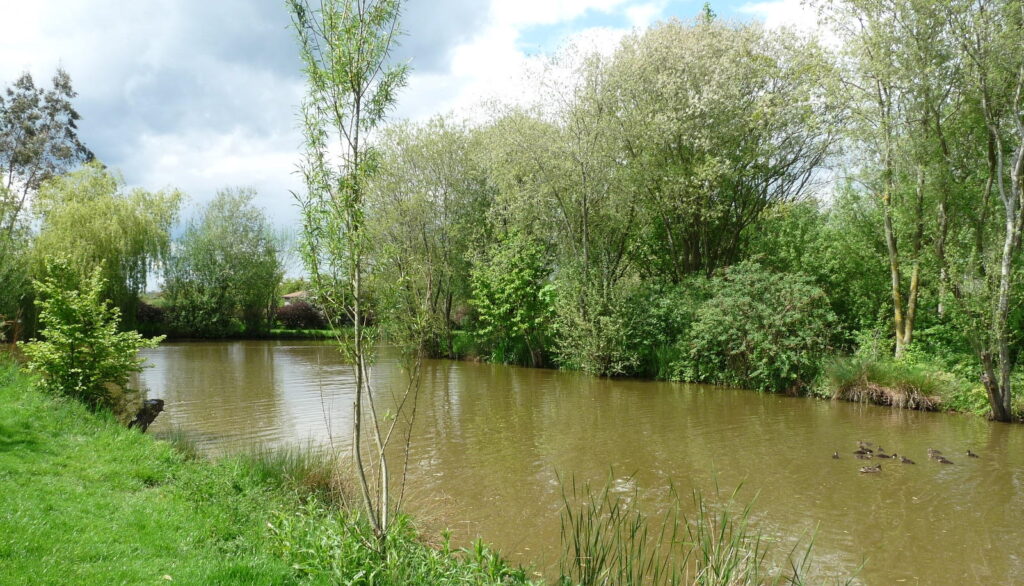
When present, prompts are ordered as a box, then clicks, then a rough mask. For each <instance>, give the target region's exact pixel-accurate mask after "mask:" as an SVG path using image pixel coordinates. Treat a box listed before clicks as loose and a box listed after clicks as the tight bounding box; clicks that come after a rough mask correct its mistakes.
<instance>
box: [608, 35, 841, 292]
mask: <svg viewBox="0 0 1024 586" xmlns="http://www.w3.org/2000/svg"><path fill="white" fill-rule="evenodd" d="M831 68H832V65H831V63H830V57H829V56H828V55H827V54H826V53H825V52H824V51H823V50H822V48H821V47H819V46H818V45H817V44H816V43H815V42H813V41H809V40H807V39H802V38H800V37H798V36H796V35H794V34H792V33H789V32H785V31H782V32H780V31H766V30H765V29H764V28H762V27H761V26H760V25H758V24H732V23H727V22H725V21H720V20H717V19H707V18H705V19H698V20H697V21H696V22H694V23H692V24H691V23H683V22H680V21H678V20H670V21H667V22H662V23H659V24H657V25H655V26H652V27H650V28H649V29H647V30H646V31H642V32H638V33H634V34H632V35H628V36H627V37H626V38H625V39H624V40H623V42H622V45H621V46H620V48H619V49H618V51H616V53H615V55H614V56H613V58H612V60H611V62H610V63H609V65H608V67H607V68H606V70H605V71H604V72H603V73H604V76H602V77H601V78H600V79H601V80H602V82H603V88H604V92H606V94H607V95H608V96H609V97H608V100H609V102H610V103H608V104H607V106H606V107H607V108H608V109H610V110H611V111H614V112H616V113H617V114H616V117H617V118H618V120H617V127H619V128H620V129H621V131H620V132H619V137H618V138H619V140H621V147H620V148H621V152H622V154H621V155H619V157H618V158H617V161H621V163H620V165H621V167H622V168H623V171H624V173H625V174H626V176H627V177H628V179H627V180H625V181H626V185H627V186H628V187H629V188H630V189H631V190H632V193H633V194H634V198H636V199H637V200H638V201H639V203H640V205H639V206H638V210H637V216H636V218H637V221H638V222H639V223H640V230H641V243H640V246H638V247H637V248H636V252H637V254H638V255H639V257H640V259H642V260H643V261H644V264H645V266H646V267H648V269H649V270H651V271H653V272H654V273H655V274H656V275H658V276H660V277H662V278H664V279H666V280H671V281H673V282H679V281H680V280H681V279H682V278H684V277H685V276H686V275H688V274H691V273H694V272H702V273H704V274H706V275H710V274H711V273H712V272H713V271H714V270H715V269H716V268H718V267H722V266H727V265H729V264H732V263H735V262H737V261H738V260H740V257H739V255H740V253H741V251H742V250H743V247H744V243H745V242H746V240H747V239H748V238H749V237H750V235H751V234H752V233H753V232H754V230H752V228H753V226H754V224H755V223H756V221H757V219H758V218H759V216H760V215H761V214H762V213H764V212H765V211H766V210H767V209H769V208H771V207H772V206H774V205H776V204H779V203H783V202H787V201H791V200H793V199H794V198H796V197H798V196H800V195H801V194H802V193H803V192H804V191H805V189H806V187H807V185H808V180H809V179H810V177H811V176H812V175H813V174H814V172H815V170H816V169H818V168H819V167H820V166H821V165H822V164H823V163H824V160H825V157H826V156H827V155H828V154H829V152H830V151H831V149H832V146H833V143H834V141H835V134H836V128H837V126H836V125H837V122H838V120H839V118H840V116H841V112H842V110H841V109H840V108H836V107H834V106H833V105H832V104H831V103H830V101H829V100H828V96H827V93H826V90H827V88H829V87H830V85H831V83H832V82H831V80H832V79H834V76H833V75H832V74H831Z"/></svg>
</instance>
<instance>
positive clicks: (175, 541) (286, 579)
mask: <svg viewBox="0 0 1024 586" xmlns="http://www.w3.org/2000/svg"><path fill="white" fill-rule="evenodd" d="M259 460H260V458H257V457H242V458H234V459H224V460H220V461H217V462H210V461H207V460H204V459H200V458H196V457H194V456H189V455H188V453H187V451H183V450H180V449H177V448H176V447H174V446H173V445H172V444H171V443H169V442H167V441H156V440H154V438H152V437H150V436H146V435H142V434H140V433H138V432H137V431H135V430H130V429H126V428H124V427H123V426H121V425H119V424H118V423H117V422H116V421H115V419H114V418H113V417H112V416H110V415H104V414H94V413H91V412H89V411H87V410H86V409H85V408H84V407H82V406H81V405H79V404H77V403H75V402H73V401H67V400H58V399H54V398H51V397H48V396H44V395H42V394H40V393H39V392H37V391H36V390H34V389H33V388H32V386H31V381H30V379H29V378H28V377H27V376H25V375H23V374H22V373H20V372H19V371H18V370H17V369H16V368H15V367H13V366H11V365H10V364H6V363H0V495H3V507H2V508H0V576H2V577H3V581H4V582H5V583H10V584H111V583H125V584H144V583H147V584H153V583H163V582H166V581H168V580H173V581H174V582H177V583H183V584H293V583H336V582H341V581H350V580H352V581H355V582H356V583H368V584H369V583H373V584H409V583H421V584H441V583H496V582H503V583H513V584H514V583H524V582H525V576H524V574H523V572H522V571H519V570H515V569H513V568H510V567H508V566H507V565H506V564H504V563H503V562H502V561H501V560H500V559H499V558H498V557H497V556H496V555H495V554H493V553H492V552H491V551H489V550H488V549H487V548H486V547H483V546H480V547H478V548H476V549H474V550H473V551H468V552H460V551H452V550H451V549H447V548H444V547H440V548H434V547H429V546H427V545H424V544H423V543H422V542H421V541H420V540H419V539H418V538H417V536H416V533H415V531H414V529H413V527H412V526H411V524H410V523H409V522H408V521H407V520H402V521H401V522H399V523H397V524H396V527H395V529H394V530H393V531H392V532H391V534H389V535H388V536H387V546H388V547H387V551H388V554H387V555H381V554H380V553H378V551H376V550H375V549H374V548H372V547H369V546H368V544H370V543H373V541H372V540H371V539H369V537H368V533H367V528H366V525H365V523H363V522H362V521H361V520H360V518H359V516H358V515H354V514H351V513H346V512H345V511H344V510H341V509H338V508H337V507H335V506H333V505H331V504H330V502H329V499H327V498H325V497H324V496H323V495H322V494H321V493H320V492H318V490H319V489H317V488H316V487H304V486H302V485H301V483H299V482H296V481H295V480H296V478H297V476H295V475H292V474H290V473H289V471H288V468H287V467H282V466H276V467H274V472H269V471H268V470H267V468H266V460H265V459H263V464H260V463H259ZM307 465H308V463H307V464H302V463H295V466H296V467H299V468H301V467H302V466H307ZM293 471H294V469H293ZM298 476H302V475H298ZM360 576H361V578H360Z"/></svg>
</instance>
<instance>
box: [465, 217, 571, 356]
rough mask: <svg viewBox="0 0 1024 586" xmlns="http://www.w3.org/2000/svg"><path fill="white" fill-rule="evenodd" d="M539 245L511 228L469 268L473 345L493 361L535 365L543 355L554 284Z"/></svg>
mask: <svg viewBox="0 0 1024 586" xmlns="http://www.w3.org/2000/svg"><path fill="white" fill-rule="evenodd" d="M548 274H549V269H548V258H547V254H546V252H545V250H544V247H543V246H542V245H541V244H540V243H538V242H537V241H536V240H534V239H532V238H530V237H529V236H524V235H521V234H513V235H511V236H509V237H508V238H506V239H505V240H504V241H502V242H501V243H499V244H497V245H495V246H494V247H492V248H491V252H490V255H489V258H487V259H486V260H485V261H483V262H482V263H480V264H478V265H477V266H476V267H474V269H473V273H472V287H473V298H472V300H471V301H470V303H471V304H472V306H473V308H474V309H475V310H476V314H477V321H476V327H475V329H474V330H473V332H474V337H475V339H476V341H477V343H478V344H479V346H480V347H481V348H482V349H484V351H485V352H486V353H487V354H488V355H489V357H490V359H491V360H492V361H495V362H509V363H518V364H530V365H532V366H540V365H542V364H543V363H544V360H545V351H546V348H547V343H548V338H549V336H550V332H549V323H548V322H549V320H550V319H551V313H552V302H553V296H554V287H553V286H552V284H551V283H550V282H549V281H548Z"/></svg>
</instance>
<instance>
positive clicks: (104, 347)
mask: <svg viewBox="0 0 1024 586" xmlns="http://www.w3.org/2000/svg"><path fill="white" fill-rule="evenodd" d="M46 273H47V276H46V277H44V278H43V279H42V280H41V281H36V282H35V289H36V294H37V300H36V305H37V306H38V307H39V321H40V323H41V325H42V330H41V332H40V333H41V334H42V339H41V340H37V339H33V340H32V341H31V342H29V343H27V344H26V343H21V344H19V346H20V347H21V349H22V350H23V351H24V353H25V356H27V357H28V368H29V370H30V371H32V372H34V373H36V374H37V375H39V385H40V387H41V388H42V389H43V390H45V391H47V392H49V393H52V394H55V395H67V396H70V397H74V398H75V399H78V400H80V401H82V402H84V403H85V404H86V405H88V406H89V407H91V408H94V409H95V408H99V407H114V406H115V405H114V402H115V401H116V400H117V397H115V396H114V394H113V393H112V391H111V388H110V385H116V386H117V387H121V388H123V387H124V386H125V385H126V384H127V383H128V377H129V376H130V375H131V373H133V372H141V371H142V363H143V359H142V358H139V356H138V351H139V350H140V349H142V348H154V347H156V346H157V344H159V343H160V341H161V340H162V339H163V337H162V336H160V337H157V338H151V339H148V340H147V339H145V338H143V337H142V336H141V335H139V334H138V332H133V331H130V332H121V331H118V327H119V325H120V321H121V319H120V318H121V312H120V310H119V309H117V308H116V307H112V306H111V305H110V303H109V302H108V301H106V300H104V299H103V298H102V297H101V295H102V292H103V289H104V287H105V283H104V280H103V278H102V277H101V269H100V268H96V269H95V270H93V272H92V275H90V276H89V277H88V278H87V279H85V280H84V281H82V282H79V280H78V278H77V277H76V276H75V273H74V272H73V271H72V270H71V269H70V268H69V266H68V264H67V263H66V262H63V261H60V260H58V261H50V262H48V263H47V271H46Z"/></svg>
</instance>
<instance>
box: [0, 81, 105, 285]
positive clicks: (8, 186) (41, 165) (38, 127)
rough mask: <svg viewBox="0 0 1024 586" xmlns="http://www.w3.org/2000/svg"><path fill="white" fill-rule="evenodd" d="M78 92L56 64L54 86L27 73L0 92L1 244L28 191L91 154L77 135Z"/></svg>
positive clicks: (19, 217)
mask: <svg viewBox="0 0 1024 586" xmlns="http://www.w3.org/2000/svg"><path fill="white" fill-rule="evenodd" d="M77 95H78V94H77V93H75V90H74V89H73V88H72V87H71V78H70V77H69V76H68V74H67V72H65V71H64V70H63V69H60V68H58V69H57V73H56V75H54V76H53V88H52V89H49V90H44V89H43V88H42V87H36V85H35V82H34V81H33V80H32V76H31V75H30V74H29V73H27V72H26V73H23V74H22V75H21V76H20V77H19V78H18V79H17V81H15V82H14V84H13V85H12V86H10V87H8V88H5V91H4V92H3V93H2V94H0V178H2V179H0V247H2V243H3V242H4V241H5V240H10V238H11V235H12V234H13V233H14V232H15V231H17V230H18V229H20V228H21V227H22V222H23V220H24V216H23V212H24V210H25V206H26V203H27V202H28V196H29V194H31V193H34V192H36V191H37V190H38V189H39V186H40V185H42V183H43V182H44V181H46V180H48V179H50V178H52V177H55V176H57V175H59V174H61V173H63V172H65V171H67V170H68V169H70V168H72V167H74V166H75V165H76V164H78V163H80V162H84V161H88V160H91V159H92V156H93V155H92V153H91V152H89V149H87V148H86V147H85V145H83V144H82V142H81V141H80V140H79V138H78V128H77V121H78V119H79V115H78V112H76V111H75V108H74V106H73V105H72V104H71V100H73V99H74V98H75V97H76V96H77ZM0 252H2V248H0ZM2 261H3V257H2V256H0V266H2V265H3V262H2Z"/></svg>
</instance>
